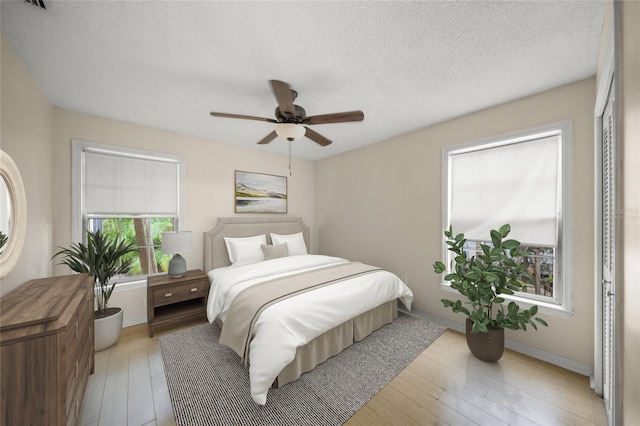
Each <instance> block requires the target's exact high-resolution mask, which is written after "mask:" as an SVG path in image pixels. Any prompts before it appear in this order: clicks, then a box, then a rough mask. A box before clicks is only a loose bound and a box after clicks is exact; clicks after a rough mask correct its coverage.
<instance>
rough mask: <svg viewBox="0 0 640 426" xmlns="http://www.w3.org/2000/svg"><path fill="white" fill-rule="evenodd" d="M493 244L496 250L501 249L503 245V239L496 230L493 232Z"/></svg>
mask: <svg viewBox="0 0 640 426" xmlns="http://www.w3.org/2000/svg"><path fill="white" fill-rule="evenodd" d="M491 243H492V244H493V247H494V248H497V247H500V245H501V243H502V237H501V236H500V234H499V233H498V231H496V230H495V229H492V230H491Z"/></svg>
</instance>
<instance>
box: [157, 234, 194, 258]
mask: <svg viewBox="0 0 640 426" xmlns="http://www.w3.org/2000/svg"><path fill="white" fill-rule="evenodd" d="M188 251H191V231H183V232H163V233H162V252H163V253H168V254H171V253H174V254H175V253H186V252H188Z"/></svg>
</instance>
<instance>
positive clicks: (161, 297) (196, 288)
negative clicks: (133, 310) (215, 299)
mask: <svg viewBox="0 0 640 426" xmlns="http://www.w3.org/2000/svg"><path fill="white" fill-rule="evenodd" d="M208 293H209V282H208V281H207V280H206V279H203V280H198V281H191V282H188V283H180V284H174V285H165V286H162V287H161V288H154V289H153V305H154V306H162V305H170V304H172V303H176V302H181V301H183V300H190V299H196V298H199V297H207V294H208Z"/></svg>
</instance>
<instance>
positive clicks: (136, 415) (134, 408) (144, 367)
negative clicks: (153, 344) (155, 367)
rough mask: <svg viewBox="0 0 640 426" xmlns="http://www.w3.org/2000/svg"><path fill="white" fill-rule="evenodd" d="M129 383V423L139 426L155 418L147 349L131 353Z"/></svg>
mask: <svg viewBox="0 0 640 426" xmlns="http://www.w3.org/2000/svg"><path fill="white" fill-rule="evenodd" d="M128 385H129V389H128V410H127V413H128V414H127V420H128V424H130V425H136V426H137V425H142V424H145V423H148V422H150V421H151V420H153V419H155V417H156V415H155V408H154V404H153V392H152V387H151V374H150V372H149V358H148V356H147V351H146V349H138V350H135V351H132V352H130V353H129V383H128Z"/></svg>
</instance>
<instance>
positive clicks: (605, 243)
mask: <svg viewBox="0 0 640 426" xmlns="http://www.w3.org/2000/svg"><path fill="white" fill-rule="evenodd" d="M614 133H615V132H614V117H613V100H612V99H611V93H610V96H609V101H608V104H607V107H606V108H605V111H604V114H603V116H602V333H603V336H602V345H603V347H602V363H603V365H602V388H603V389H602V391H603V397H604V401H605V406H606V409H607V416H608V418H609V424H614V419H613V413H614V410H613V407H614V401H615V389H614V383H615V380H614V378H615V369H616V360H615V357H614V348H615V326H616V324H615V294H614V289H615V285H614V283H615V274H614V272H615V268H614V265H615V233H616V197H615V188H616V173H615V171H616V170H615V165H616V158H615V154H616V152H615V146H616V144H615V140H616V139H615V136H616V135H615V134H614Z"/></svg>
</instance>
